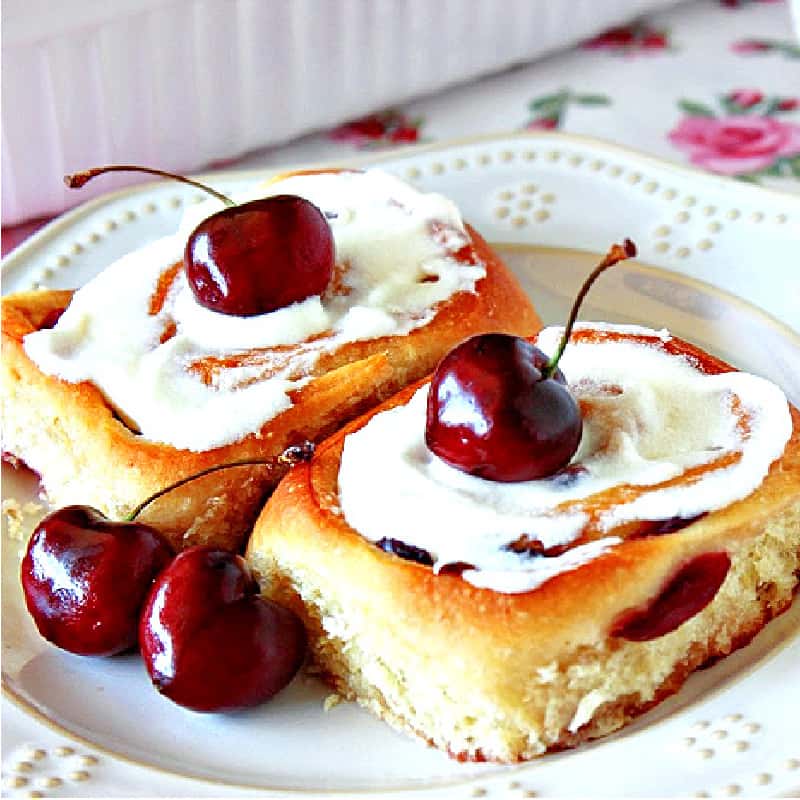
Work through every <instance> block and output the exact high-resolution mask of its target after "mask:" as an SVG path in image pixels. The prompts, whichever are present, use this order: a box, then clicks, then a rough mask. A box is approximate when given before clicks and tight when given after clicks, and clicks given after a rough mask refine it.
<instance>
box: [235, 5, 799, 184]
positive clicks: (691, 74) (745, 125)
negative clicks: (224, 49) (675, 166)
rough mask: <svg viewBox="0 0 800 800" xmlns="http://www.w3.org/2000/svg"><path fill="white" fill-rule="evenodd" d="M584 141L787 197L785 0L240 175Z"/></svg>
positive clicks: (792, 100)
mask: <svg viewBox="0 0 800 800" xmlns="http://www.w3.org/2000/svg"><path fill="white" fill-rule="evenodd" d="M524 129H549V130H552V129H559V130H564V131H568V132H571V133H579V134H584V135H588V136H595V137H598V138H601V139H606V140H608V141H612V142H615V143H619V144H623V145H626V146H629V147H632V148H634V149H636V150H640V151H643V152H648V153H652V154H653V155H656V156H659V157H661V158H664V159H667V160H671V161H675V162H678V163H682V164H686V165H689V166H694V167H697V168H700V169H704V170H708V171H709V172H714V173H717V174H719V175H726V176H729V177H731V178H734V179H739V180H746V181H750V182H757V183H761V184H764V185H771V186H773V187H775V188H779V189H783V190H786V191H797V192H800V40H798V38H797V37H796V35H795V34H794V26H793V24H792V19H791V12H790V8H789V4H788V3H787V2H785V1H784V0H701V1H700V2H696V3H688V4H687V3H683V4H681V5H679V6H676V7H675V8H673V9H670V10H668V11H664V12H661V13H658V14H654V15H652V16H650V17H648V18H647V19H642V20H637V21H634V22H632V23H631V24H629V25H626V26H621V27H616V28H613V29H611V30H608V31H606V32H604V33H601V34H599V35H598V36H595V37H594V38H592V39H590V40H588V41H586V42H583V43H582V44H580V45H579V46H578V47H575V48H573V49H572V50H570V51H567V52H563V53H559V54H556V55H554V56H551V57H550V58H547V59H542V60H540V61H536V62H533V63H531V64H528V65H525V66H522V67H519V68H517V69H514V70H511V71H509V72H506V73H504V74H501V75H497V76H493V77H490V78H486V79H484V80H481V81H478V82H475V83H471V84H469V85H466V86H461V87H456V88H454V89H451V90H449V91H447V92H444V93H441V94H438V95H435V96H432V97H429V98H425V99H423V100H419V101H416V102H412V103H409V104H407V105H406V106H404V107H403V108H395V109H389V110H382V111H378V112H376V113H375V114H372V115H370V116H368V117H365V118H364V119H361V120H353V121H350V122H348V123H346V124H344V125H341V126H339V127H337V128H336V129H335V130H333V131H328V132H324V133H320V134H318V135H315V136H311V137H306V138H305V139H302V140H300V141H299V142H296V143H293V144H290V145H287V146H284V147H280V148H272V149H269V150H265V151H262V152H260V153H257V154H253V155H252V156H250V157H248V158H246V159H245V160H244V161H243V162H240V163H241V164H242V165H246V166H252V165H260V164H265V165H266V164H276V163H297V162H302V161H309V160H316V159H335V158H336V156H337V155H339V154H343V153H344V154H346V153H347V152H348V151H354V150H363V149H375V148H383V147H396V146H397V145H399V144H412V143H414V142H421V141H425V142H432V141H436V140H441V139H447V138H453V137H464V136H470V135H476V134H484V133H491V132H499V131H509V130H524Z"/></svg>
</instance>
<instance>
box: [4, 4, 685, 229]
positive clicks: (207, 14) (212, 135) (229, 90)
mask: <svg viewBox="0 0 800 800" xmlns="http://www.w3.org/2000/svg"><path fill="white" fill-rule="evenodd" d="M675 2H677V0H603V2H602V3H597V2H594V0H572V2H570V3H563V2H561V0H503V2H502V4H501V5H499V6H498V5H496V4H495V3H492V2H486V0H457V1H456V2H430V0H289V1H288V2H287V0H114V2H108V0H69V2H66V3H65V2H54V0H5V2H4V3H3V76H2V81H3V101H4V102H3V108H2V117H3V119H2V127H3V142H2V151H3V155H2V157H3V175H2V181H3V190H2V201H3V223H4V224H5V225H9V224H14V223H16V222H19V221H21V220H23V219H25V218H28V217H33V216H43V215H47V214H55V213H57V212H59V211H61V210H63V209H64V208H67V207H69V206H71V205H74V204H75V198H74V197H73V196H70V195H68V194H67V192H66V191H65V190H64V186H63V184H62V183H61V176H62V175H64V174H65V173H68V172H74V171H75V170H78V169H83V168H85V167H86V165H87V164H114V163H116V164H120V163H127V164H130V163H134V164H136V163H138V164H150V165H158V166H160V167H161V168H162V169H172V170H178V171H187V170H189V169H196V168H197V167H199V166H200V165H202V164H207V163H209V162H211V161H214V160H220V159H227V158H231V157H236V156H240V155H242V154H243V153H246V152H247V151H248V150H253V149H255V148H259V147H265V146H266V145H270V144H275V143H277V142H283V141H287V140H289V139H291V138H293V137H296V136H299V135H300V134H303V133H308V132H310V131H314V130H318V129H321V128H325V127H329V126H331V125H335V124H336V123H338V122H343V121H344V120H347V119H353V118H354V117H357V116H359V115H361V114H366V113H368V112H372V111H375V110H379V109H383V108H387V107H389V106H392V105H394V104H398V103H402V102H405V101H408V100H409V99H410V98H413V97H418V96H420V95H422V94H427V93H430V92H435V91H437V90H439V89H442V88H443V87H446V86H449V85H452V84H454V83H459V82H465V81H469V80H472V79H474V78H476V77H477V76H480V75H485V74H487V73H490V72H495V71H497V70H500V69H503V68H505V67H508V66H510V65H512V64H515V63H519V62H521V61H524V60H529V59H532V58H536V57H537V56H540V55H542V54H543V53H549V52H552V51H553V50H555V49H558V48H560V47H566V46H569V45H571V44H574V43H575V42H578V41H580V40H581V39H583V38H586V37H589V36H591V35H593V34H594V33H597V32H599V31H601V30H603V29H604V28H606V27H610V26H612V25H619V24H621V23H623V22H625V21H627V20H630V19H632V18H634V17H636V16H637V15H641V14H644V13H646V12H648V11H652V10H654V9H657V8H661V7H664V6H668V5H672V4H674V3H675ZM111 181H112V183H107V184H106V186H107V187H108V186H112V185H116V186H124V185H127V183H130V182H131V178H130V177H129V176H115V177H113V178H112V179H111ZM114 182H115V183H114ZM99 191H102V189H101V190H98V188H97V187H95V186H92V187H90V188H89V189H87V192H88V194H87V195H86V196H87V197H90V196H93V195H95V194H97V193H99Z"/></svg>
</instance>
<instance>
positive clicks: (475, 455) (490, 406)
mask: <svg viewBox="0 0 800 800" xmlns="http://www.w3.org/2000/svg"><path fill="white" fill-rule="evenodd" d="M548 361H549V358H548V356H547V355H545V354H544V353H543V352H542V351H541V350H539V348H537V347H534V346H533V345H532V344H530V342H526V341H525V340H524V339H521V338H519V337H517V336H510V335H508V334H504V333H488V334H482V335H480V336H474V337H472V338H471V339H468V340H467V341H466V342H462V343H461V344H460V345H459V346H458V347H456V348H455V350H452V351H451V352H450V353H449V354H448V355H447V356H445V357H444V359H442V361H441V363H440V364H439V366H438V367H437V368H436V372H435V373H434V375H433V380H432V381H431V388H430V392H429V394H428V414H427V424H426V427H425V441H426V443H427V445H428V447H429V448H430V449H431V450H432V451H433V452H434V453H435V454H436V455H437V456H439V458H441V459H442V460H443V461H446V462H447V463H448V464H450V465H451V466H454V467H456V468H457V469H460V470H462V471H464V472H468V473H469V474H471V475H477V476H479V477H481V478H487V479H489V480H493V481H527V480H533V479H535V478H542V477H544V476H546V475H551V474H552V473H554V472H556V471H557V470H559V469H561V467H563V466H565V465H566V464H567V463H568V462H569V460H570V458H572V456H573V454H574V453H575V451H576V450H577V448H578V444H579V443H580V439H581V431H582V428H583V425H582V422H581V414H580V410H579V408H578V404H577V403H576V402H575V399H574V398H573V396H572V395H571V394H570V392H569V390H568V389H567V388H566V381H565V380H564V376H563V374H562V373H561V371H560V370H556V371H555V373H554V374H553V377H551V378H545V377H544V376H543V374H542V371H543V369H544V368H545V367H546V365H547V363H548Z"/></svg>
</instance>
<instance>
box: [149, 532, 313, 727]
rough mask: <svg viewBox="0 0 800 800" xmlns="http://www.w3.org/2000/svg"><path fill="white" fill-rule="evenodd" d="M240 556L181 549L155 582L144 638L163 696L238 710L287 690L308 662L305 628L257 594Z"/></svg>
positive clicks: (198, 706) (205, 707)
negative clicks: (304, 661)
mask: <svg viewBox="0 0 800 800" xmlns="http://www.w3.org/2000/svg"><path fill="white" fill-rule="evenodd" d="M258 591H259V588H258V583H257V582H256V580H255V579H254V578H253V576H252V575H251V573H250V571H249V570H248V568H247V565H246V564H245V562H244V559H242V558H241V556H238V555H235V554H234V553H231V552H229V551H226V550H219V549H216V548H213V547H210V546H198V547H191V548H188V549H187V550H184V551H183V552H182V553H180V554H179V555H178V556H177V557H176V558H175V560H174V561H173V562H172V563H171V564H170V565H169V567H168V568H167V569H166V570H164V572H163V573H162V574H161V576H160V577H159V579H158V580H157V581H156V582H155V584H154V585H153V588H152V591H151V592H150V596H149V597H148V599H147V603H146V605H145V608H144V610H143V612H142V619H141V623H140V628H139V643H140V646H141V650H142V656H143V657H144V662H145V666H146V667H147V672H148V674H149V675H150V678H151V680H152V681H153V684H154V685H155V687H156V689H158V691H159V692H161V694H163V695H164V696H166V697H168V698H169V699H170V700H173V701H174V702H175V703H178V704H179V705H182V706H185V707H186V708H190V709H192V710H194V711H234V710H236V709H241V708H246V707H248V706H254V705H258V704H259V703H263V702H264V701H265V700H268V699H269V698H270V697H272V696H273V695H274V694H276V693H277V692H279V691H280V690H281V689H283V688H284V687H285V686H286V685H287V684H288V683H289V682H290V681H291V680H292V678H293V677H294V675H295V673H296V672H297V670H298V669H299V668H300V665H301V664H302V662H303V658H304V655H305V649H306V635H305V629H304V628H303V625H302V623H301V622H300V620H299V619H298V617H297V616H296V615H295V614H294V613H293V612H291V611H289V610H288V609H286V608H283V607H281V606H279V605H276V604H275V603H272V602H270V601H269V600H266V599H264V598H262V597H260V596H259V594H258Z"/></svg>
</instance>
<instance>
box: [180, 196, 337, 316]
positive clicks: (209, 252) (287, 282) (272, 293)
mask: <svg viewBox="0 0 800 800" xmlns="http://www.w3.org/2000/svg"><path fill="white" fill-rule="evenodd" d="M183 262H184V268H185V271H186V277H187V279H188V281H189V285H190V286H191V288H192V291H193V292H194V296H195V297H196V298H197V302H198V303H200V304H201V305H203V306H205V307H206V308H210V309H211V310H212V311H219V312H221V313H223V314H231V315H236V316H241V317H249V316H253V315H255V314H265V313H267V312H268V311H274V310H275V309H278V308H283V307H284V306H288V305H291V304H292V303H296V302H298V301H300V300H305V299H306V298H307V297H311V296H313V295H317V294H321V293H322V292H324V291H325V288H326V287H327V285H328V283H329V282H330V279H331V275H332V274H333V266H334V242H333V234H332V233H331V229H330V225H328V221H327V220H326V219H325V216H324V214H323V213H322V212H321V211H320V210H319V209H318V208H317V207H316V206H315V205H314V204H313V203H310V202H309V201H308V200H305V199H303V198H302V197H296V196H294V195H276V196H274V197H265V198H263V199H261V200H253V201H252V202H249V203H244V204H243V205H239V206H231V207H230V208H226V209H224V210H222V211H219V212H218V213H216V214H213V215H212V216H210V217H208V219H205V220H203V222H201V223H200V224H199V225H198V226H197V227H196V228H195V229H194V231H193V232H192V234H191V236H189V239H188V241H187V243H186V249H185V251H184V256H183Z"/></svg>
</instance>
